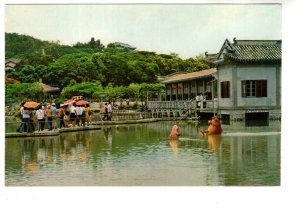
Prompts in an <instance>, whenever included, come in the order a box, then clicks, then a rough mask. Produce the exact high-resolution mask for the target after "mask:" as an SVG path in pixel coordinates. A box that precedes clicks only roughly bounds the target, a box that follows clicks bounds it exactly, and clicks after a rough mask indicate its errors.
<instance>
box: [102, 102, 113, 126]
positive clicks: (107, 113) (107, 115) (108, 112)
mask: <svg viewBox="0 0 300 214" xmlns="http://www.w3.org/2000/svg"><path fill="white" fill-rule="evenodd" d="M103 114H104V116H103V118H102V120H107V121H110V120H111V118H112V105H111V102H108V103H105V104H104V109H103Z"/></svg>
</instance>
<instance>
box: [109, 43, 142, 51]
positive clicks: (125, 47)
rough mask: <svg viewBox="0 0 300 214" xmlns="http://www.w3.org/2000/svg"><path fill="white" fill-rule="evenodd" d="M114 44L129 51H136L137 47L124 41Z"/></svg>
mask: <svg viewBox="0 0 300 214" xmlns="http://www.w3.org/2000/svg"><path fill="white" fill-rule="evenodd" d="M113 45H114V46H115V47H116V48H118V49H123V50H129V51H134V50H135V49H136V47H133V46H131V45H128V44H125V43H122V42H114V43H113Z"/></svg>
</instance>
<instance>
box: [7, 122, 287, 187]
mask: <svg viewBox="0 0 300 214" xmlns="http://www.w3.org/2000/svg"><path fill="white" fill-rule="evenodd" d="M174 123H175V122H174V121H166V122H155V123H146V124H134V125H118V126H116V125H112V126H103V128H102V130H94V131H82V132H69V133H63V134H61V135H59V136H55V137H43V138H6V142H5V185H6V186H278V185H280V137H281V134H280V121H270V122H269V123H268V124H267V125H264V126H255V125H254V126H253V124H252V125H251V126H245V124H244V123H243V122H235V123H231V124H229V125H225V124H224V125H223V130H224V133H223V134H222V136H211V137H205V138H202V137H200V135H199V132H198V131H199V129H205V128H207V124H199V123H198V122H197V121H177V124H178V125H179V127H180V130H181V137H180V139H179V141H172V142H170V141H169V139H168V135H169V132H170V129H171V126H172V125H173V124H174Z"/></svg>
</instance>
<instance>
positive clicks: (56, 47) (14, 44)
mask: <svg viewBox="0 0 300 214" xmlns="http://www.w3.org/2000/svg"><path fill="white" fill-rule="evenodd" d="M43 49H44V53H45V54H46V55H51V56H53V57H54V58H58V57H60V56H62V55H65V54H69V53H81V52H82V51H80V50H79V49H76V48H74V47H71V46H67V45H60V44H57V43H54V42H49V41H42V40H39V39H36V38H34V37H32V36H27V35H20V34H17V33H5V59H10V58H21V59H22V58H26V57H28V56H29V55H32V54H42V51H43Z"/></svg>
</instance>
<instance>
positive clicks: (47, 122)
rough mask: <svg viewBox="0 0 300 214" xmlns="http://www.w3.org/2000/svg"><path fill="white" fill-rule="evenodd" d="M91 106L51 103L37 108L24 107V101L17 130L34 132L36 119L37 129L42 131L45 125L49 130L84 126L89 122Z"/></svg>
mask: <svg viewBox="0 0 300 214" xmlns="http://www.w3.org/2000/svg"><path fill="white" fill-rule="evenodd" d="M91 114H92V111H91V108H90V105H89V104H86V105H84V106H83V105H82V106H79V105H76V104H75V103H73V104H70V105H64V104H60V105H59V107H58V106H57V105H56V104H55V103H52V104H51V105H50V104H43V103H41V104H40V105H39V106H38V109H37V110H35V109H34V108H26V107H24V103H22V104H21V108H20V112H19V115H20V118H21V121H22V122H21V124H20V126H19V127H18V128H17V132H34V131H35V121H37V131H43V130H44V129H45V128H46V127H45V126H47V129H48V130H49V131H51V130H53V129H58V128H59V129H61V128H63V127H64V128H67V127H69V126H72V127H75V126H85V125H90V123H91Z"/></svg>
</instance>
